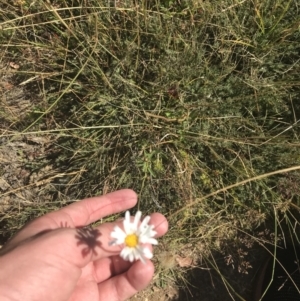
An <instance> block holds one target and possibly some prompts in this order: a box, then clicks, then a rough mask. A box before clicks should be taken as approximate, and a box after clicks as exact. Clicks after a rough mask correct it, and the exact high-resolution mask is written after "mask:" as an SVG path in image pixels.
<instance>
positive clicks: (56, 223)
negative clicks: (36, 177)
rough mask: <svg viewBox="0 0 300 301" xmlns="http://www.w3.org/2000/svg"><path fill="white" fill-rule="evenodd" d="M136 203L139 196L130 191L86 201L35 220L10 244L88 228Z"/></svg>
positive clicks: (116, 192)
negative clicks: (46, 233) (55, 231)
mask: <svg viewBox="0 0 300 301" xmlns="http://www.w3.org/2000/svg"><path fill="white" fill-rule="evenodd" d="M136 202H137V195H136V193H135V192H134V191H133V190H130V189H123V190H119V191H115V192H112V193H109V194H106V195H104V196H99V197H93V198H88V199H84V200H82V201H78V202H76V203H73V204H71V205H69V206H66V207H64V208H62V209H60V210H58V211H55V212H51V213H48V214H46V215H44V216H42V217H40V218H37V219H35V220H34V221H32V222H31V223H29V224H28V225H27V226H25V227H24V228H23V229H22V230H21V231H20V232H19V233H18V234H17V235H16V236H15V237H14V238H13V239H12V240H11V241H10V244H16V243H18V242H20V241H22V240H24V239H26V238H28V237H31V236H33V235H36V234H37V233H40V232H42V231H45V230H49V229H57V228H63V227H71V228H75V227H81V226H86V225H89V224H90V223H92V222H95V221H97V220H98V219H100V218H102V217H105V216H107V215H110V214H113V213H117V212H121V211H124V210H127V209H129V208H131V207H133V206H134V205H135V204H136Z"/></svg>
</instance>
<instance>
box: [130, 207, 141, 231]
mask: <svg viewBox="0 0 300 301" xmlns="http://www.w3.org/2000/svg"><path fill="white" fill-rule="evenodd" d="M141 217H142V212H141V211H138V212H137V213H136V214H135V217H134V221H133V224H132V225H133V227H134V229H135V231H136V230H137V229H138V225H139V222H140V220H141Z"/></svg>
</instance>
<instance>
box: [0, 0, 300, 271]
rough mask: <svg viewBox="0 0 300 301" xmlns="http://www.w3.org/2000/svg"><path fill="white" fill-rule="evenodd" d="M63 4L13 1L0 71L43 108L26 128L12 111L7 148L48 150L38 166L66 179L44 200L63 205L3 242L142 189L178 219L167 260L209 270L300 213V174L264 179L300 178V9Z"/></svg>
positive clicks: (5, 119) (28, 116)
mask: <svg viewBox="0 0 300 301" xmlns="http://www.w3.org/2000/svg"><path fill="white" fill-rule="evenodd" d="M51 3H52V4H50V2H49V3H48V2H47V1H27V0H24V1H22V0H20V1H3V0H0V29H1V31H0V41H1V45H0V46H1V55H0V63H1V64H5V65H6V64H7V65H8V64H9V63H10V62H14V63H17V64H18V65H19V66H20V68H18V69H14V68H12V67H7V68H6V69H5V70H6V71H5V72H6V74H7V76H10V78H11V79H10V81H11V82H12V84H13V85H14V86H18V85H21V87H23V89H24V93H25V94H26V95H29V96H28V97H30V106H29V107H28V108H27V109H26V110H25V112H22V114H21V115H17V116H16V115H13V114H12V113H11V112H12V105H10V104H8V103H7V102H5V101H4V98H3V100H2V101H1V102H2V103H1V108H0V118H1V120H2V124H3V125H2V128H3V129H2V136H1V137H2V138H3V139H7V140H5V141H13V140H14V139H16V138H20V137H22V139H26V137H28V136H32V135H33V136H38V137H46V138H47V139H48V140H49V141H50V142H49V143H50V146H49V147H48V149H47V151H44V152H43V153H42V154H41V155H40V156H39V157H38V158H37V159H36V160H32V161H31V162H29V163H30V164H28V162H27V163H26V162H24V164H25V166H26V169H27V170H28V171H29V172H31V173H37V172H38V171H39V170H41V169H43V168H45V167H47V166H51V168H52V169H51V173H50V174H46V175H44V176H43V179H44V180H45V179H46V181H45V183H44V184H41V185H40V186H38V190H39V192H38V193H39V195H41V196H43V195H47V196H48V198H49V195H50V196H51V199H50V200H48V199H47V200H48V201H47V202H43V201H38V208H41V210H36V204H35V202H32V208H35V211H33V210H31V209H30V208H31V207H30V206H29V207H28V205H26V206H25V205H24V204H18V206H19V207H18V208H20V207H21V208H23V207H24V206H25V207H26V210H20V209H17V210H16V209H15V207H13V206H11V208H9V209H7V210H6V211H5V212H3V214H2V218H1V223H2V224H3V225H4V226H3V228H2V230H0V233H1V232H2V235H3V236H9V235H11V234H12V233H13V232H14V231H15V230H14V229H17V228H18V227H20V226H21V225H22V224H23V223H24V222H25V221H26V220H27V219H29V218H32V216H36V215H40V214H44V213H45V212H47V211H48V210H51V209H53V208H59V207H60V206H62V205H63V204H65V202H66V201H68V200H71V199H79V198H83V197H86V196H92V195H96V194H102V193H106V192H109V191H113V190H116V189H119V188H124V187H130V188H133V189H134V190H135V191H137V192H138V194H139V196H140V202H139V207H140V208H141V209H142V210H143V211H145V212H147V213H148V212H152V211H160V212H162V213H164V214H166V215H167V216H168V217H169V219H170V223H171V229H170V233H169V235H168V236H167V237H166V238H165V241H166V242H167V243H166V244H165V245H166V246H167V245H168V247H165V248H166V250H165V251H167V252H170V253H172V252H175V250H176V252H178V253H180V252H181V251H182V250H183V249H184V248H185V245H186V244H188V243H189V242H193V244H194V245H195V246H197V247H196V248H195V250H194V256H195V257H197V258H198V256H199V253H201V254H202V256H204V257H205V256H206V257H207V258H209V256H210V254H211V252H213V251H215V250H217V251H220V252H227V251H226V250H227V248H228V246H229V248H233V249H236V248H237V247H235V246H237V245H238V244H239V243H238V242H237V240H238V237H239V233H240V231H243V232H246V233H249V235H254V238H256V241H259V237H256V236H255V235H256V234H255V233H256V232H255V231H256V229H257V227H259V226H262V225H268V226H269V223H268V221H269V220H272V219H274V217H276V216H277V215H279V216H280V218H284V217H286V216H287V215H288V213H289V212H290V211H291V209H292V208H293V209H295V210H298V208H299V207H298V206H299V188H298V187H297V185H295V182H299V179H300V173H299V171H298V170H297V169H296V170H294V171H291V172H288V173H287V172H286V171H285V172H282V173H277V174H276V173H275V174H273V175H268V176H262V175H264V174H266V173H269V172H273V171H275V172H276V171H278V170H281V169H286V168H289V167H291V166H300V150H299V149H300V148H299V146H300V143H299V128H298V119H299V113H300V105H299V93H300V89H299V86H300V76H299V74H300V60H299V54H300V44H299V39H300V30H299V25H300V15H299V12H298V11H299V9H300V8H299V6H298V4H297V1H291V0H290V1H286V0H276V1H275V0H274V1H269V0H263V1H256V0H252V1H250V0H249V1H234V0H226V1H196V0H193V1H175V0H174V1H171V0H170V1H162V0H161V1H160V0H156V1H144V0H141V1H129V0H124V1H121V0H120V1H115V2H114V1H100V0H99V1H93V0H90V1H87V0H86V1H75V0H74V1H70V0H65V1H55V2H51ZM26 164H27V165H26ZM56 175H58V176H56ZM250 178H253V179H252V180H251V181H248V182H243V181H245V180H247V179H250ZM236 183H239V184H237V185H234V184H236ZM230 185H234V187H230ZM21 188H22V187H21ZM21 188H20V189H21ZM6 193H9V192H6ZM41 199H43V197H41ZM22 206H23V207H22ZM288 218H289V220H290V217H288ZM16 219H18V221H16ZM295 222H296V223H297V220H295ZM7 225H9V226H7ZM272 227H273V226H271V231H274V229H272ZM12 229H13V230H12ZM254 240H255V239H254ZM271 241H272V239H271ZM163 273H165V272H163Z"/></svg>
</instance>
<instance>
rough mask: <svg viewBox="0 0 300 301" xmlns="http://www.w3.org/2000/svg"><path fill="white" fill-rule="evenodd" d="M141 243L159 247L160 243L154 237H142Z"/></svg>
mask: <svg viewBox="0 0 300 301" xmlns="http://www.w3.org/2000/svg"><path fill="white" fill-rule="evenodd" d="M139 241H140V243H142V244H151V245H158V241H157V240H156V239H155V238H153V237H147V236H140V237H139Z"/></svg>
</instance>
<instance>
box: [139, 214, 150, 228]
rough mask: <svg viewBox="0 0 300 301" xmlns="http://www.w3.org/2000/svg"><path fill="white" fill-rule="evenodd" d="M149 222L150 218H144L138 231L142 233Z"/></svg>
mask: <svg viewBox="0 0 300 301" xmlns="http://www.w3.org/2000/svg"><path fill="white" fill-rule="evenodd" d="M149 221H150V216H146V217H145V218H144V219H143V221H142V223H141V225H140V229H141V230H142V231H143V230H144V229H146V228H147V227H148V226H149V225H148V222H149Z"/></svg>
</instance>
